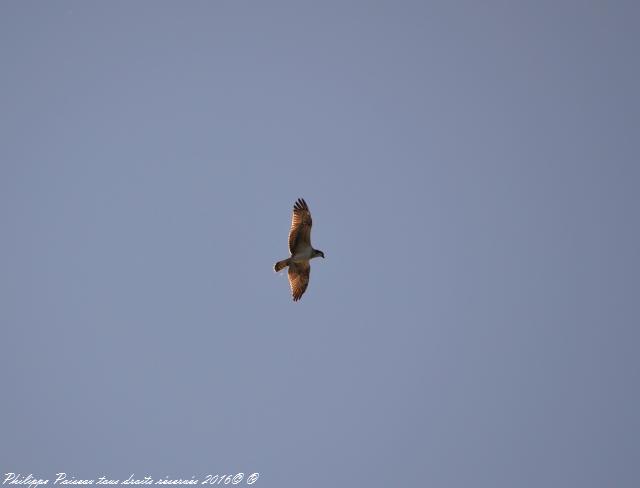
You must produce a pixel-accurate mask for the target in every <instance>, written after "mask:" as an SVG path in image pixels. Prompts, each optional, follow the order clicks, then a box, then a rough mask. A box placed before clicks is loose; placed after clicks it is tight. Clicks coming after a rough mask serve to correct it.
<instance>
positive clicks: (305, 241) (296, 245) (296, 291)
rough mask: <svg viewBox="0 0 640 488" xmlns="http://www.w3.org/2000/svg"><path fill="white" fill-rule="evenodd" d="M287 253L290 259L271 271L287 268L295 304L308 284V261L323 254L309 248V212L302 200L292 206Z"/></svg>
mask: <svg viewBox="0 0 640 488" xmlns="http://www.w3.org/2000/svg"><path fill="white" fill-rule="evenodd" d="M289 252H290V253H291V257H290V258H287V259H283V260H282V261H278V262H277V263H276V264H275V266H274V267H273V269H275V270H276V272H277V271H280V270H281V269H284V268H286V267H287V266H289V286H291V296H292V297H293V301H294V302H297V301H298V300H300V298H302V294H303V293H304V291H305V290H306V289H307V285H308V284H309V272H310V271H311V266H310V265H309V261H311V260H312V259H313V258H317V257H318V256H322V257H323V258H324V253H323V252H322V251H318V250H317V249H314V248H313V247H312V246H311V212H309V207H308V206H307V202H305V201H304V199H302V198H298V201H296V203H295V204H294V205H293V215H292V217H291V230H290V231H289Z"/></svg>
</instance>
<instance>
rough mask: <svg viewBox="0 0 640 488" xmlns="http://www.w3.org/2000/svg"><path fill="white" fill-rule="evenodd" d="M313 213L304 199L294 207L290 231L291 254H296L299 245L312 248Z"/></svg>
mask: <svg viewBox="0 0 640 488" xmlns="http://www.w3.org/2000/svg"><path fill="white" fill-rule="evenodd" d="M311 224H312V221H311V212H310V211H309V207H308V206H307V202H305V201H304V199H302V198H298V201H297V202H296V203H295V204H294V205H293V215H292V216H291V230H289V252H291V254H295V249H296V247H298V245H299V244H304V245H308V246H311Z"/></svg>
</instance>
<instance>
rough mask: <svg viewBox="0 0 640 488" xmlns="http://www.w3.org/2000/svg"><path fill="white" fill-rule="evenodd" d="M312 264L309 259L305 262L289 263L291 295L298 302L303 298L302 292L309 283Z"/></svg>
mask: <svg viewBox="0 0 640 488" xmlns="http://www.w3.org/2000/svg"><path fill="white" fill-rule="evenodd" d="M310 272H311V266H310V265H309V261H307V262H304V263H294V262H291V264H290V265H289V286H291V296H292V297H293V301H294V302H297V301H298V300H300V298H302V294H303V293H304V292H305V290H306V289H307V285H308V284H309V273H310Z"/></svg>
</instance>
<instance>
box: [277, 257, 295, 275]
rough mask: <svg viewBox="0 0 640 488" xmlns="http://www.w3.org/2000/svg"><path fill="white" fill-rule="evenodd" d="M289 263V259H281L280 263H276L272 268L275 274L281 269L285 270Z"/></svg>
mask: <svg viewBox="0 0 640 488" xmlns="http://www.w3.org/2000/svg"><path fill="white" fill-rule="evenodd" d="M290 262H291V258H288V259H283V260H282V261H278V262H277V263H276V264H275V265H274V266H273V269H274V270H275V271H276V273H277V272H278V271H280V270H281V269H283V268H286V267H287V266H289V263H290Z"/></svg>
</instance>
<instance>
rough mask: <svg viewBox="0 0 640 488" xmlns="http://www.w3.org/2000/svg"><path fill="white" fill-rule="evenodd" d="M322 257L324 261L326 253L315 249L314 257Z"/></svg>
mask: <svg viewBox="0 0 640 488" xmlns="http://www.w3.org/2000/svg"><path fill="white" fill-rule="evenodd" d="M318 256H320V257H322V259H324V253H323V252H322V251H319V250H318V249H314V250H313V257H318Z"/></svg>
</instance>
